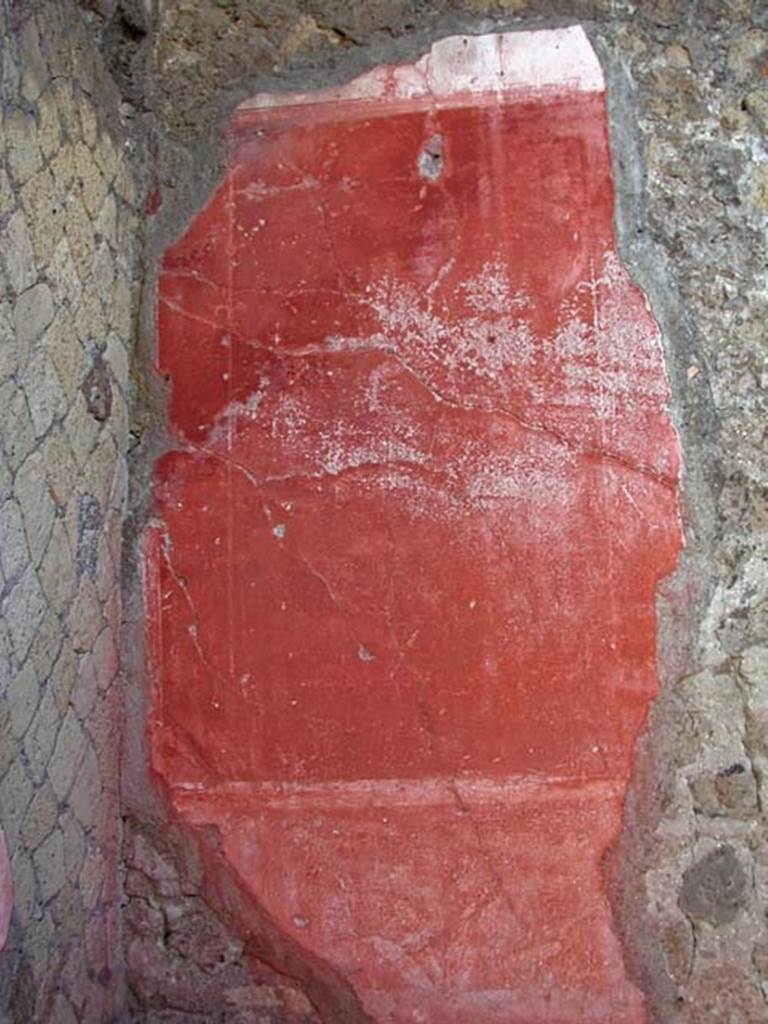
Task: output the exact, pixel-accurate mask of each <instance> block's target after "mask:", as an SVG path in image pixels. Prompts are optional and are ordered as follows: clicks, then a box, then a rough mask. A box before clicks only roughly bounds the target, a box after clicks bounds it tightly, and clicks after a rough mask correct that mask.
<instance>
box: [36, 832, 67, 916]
mask: <svg viewBox="0 0 768 1024" xmlns="http://www.w3.org/2000/svg"><path fill="white" fill-rule="evenodd" d="M32 863H33V865H34V868H35V876H36V878H37V886H38V890H39V892H40V897H41V899H42V901H43V903H47V902H48V900H50V899H52V898H53V897H54V896H55V895H56V893H57V892H58V891H59V890H60V889H61V887H62V886H63V885H64V883H65V882H66V880H67V874H66V868H65V866H64V840H63V838H62V836H61V832H59V830H58V829H57V830H55V831H54V832H52V833H51V834H50V835H49V836H48V838H47V839H46V840H45V842H43V843H42V844H41V845H40V847H39V848H38V849H37V850H36V852H35V853H34V854H33V855H32Z"/></svg>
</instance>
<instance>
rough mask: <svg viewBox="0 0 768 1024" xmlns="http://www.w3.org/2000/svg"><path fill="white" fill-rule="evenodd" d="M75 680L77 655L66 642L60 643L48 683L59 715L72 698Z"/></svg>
mask: <svg viewBox="0 0 768 1024" xmlns="http://www.w3.org/2000/svg"><path fill="white" fill-rule="evenodd" d="M76 681H77V655H76V654H75V653H74V651H73V650H72V648H71V647H70V645H69V644H68V643H65V644H62V647H61V651H60V653H59V656H58V658H57V659H56V662H55V664H54V665H53V666H52V668H51V671H50V675H49V684H50V686H51V689H52V690H53V696H54V700H55V702H56V708H57V710H58V712H59V715H60V716H61V715H64V714H65V713H66V711H67V708H68V707H69V703H70V701H71V699H72V693H73V691H74V689H75V684H76Z"/></svg>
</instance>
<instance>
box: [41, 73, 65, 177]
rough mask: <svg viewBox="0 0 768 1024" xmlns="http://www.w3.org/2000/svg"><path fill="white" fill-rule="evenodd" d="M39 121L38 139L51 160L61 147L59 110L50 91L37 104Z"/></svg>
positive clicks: (45, 154) (46, 156) (44, 153)
mask: <svg viewBox="0 0 768 1024" xmlns="http://www.w3.org/2000/svg"><path fill="white" fill-rule="evenodd" d="M37 120H38V129H37V139H38V142H39V143H40V148H41V149H42V151H43V155H44V156H45V158H46V159H47V160H50V159H51V157H52V156H53V155H54V154H55V153H56V151H57V150H58V148H59V146H60V145H61V122H60V120H59V109H58V106H57V104H56V100H55V98H54V94H53V92H52V91H51V90H50V89H47V90H46V91H45V93H43V95H42V96H41V97H40V100H39V101H38V103H37Z"/></svg>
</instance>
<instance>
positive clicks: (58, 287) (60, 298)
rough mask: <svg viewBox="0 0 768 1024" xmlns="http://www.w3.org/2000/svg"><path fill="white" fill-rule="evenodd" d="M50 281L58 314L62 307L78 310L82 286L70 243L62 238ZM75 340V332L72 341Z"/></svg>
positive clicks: (48, 273)
mask: <svg viewBox="0 0 768 1024" xmlns="http://www.w3.org/2000/svg"><path fill="white" fill-rule="evenodd" d="M47 277H48V281H49V283H50V285H51V287H52V288H53V294H54V298H55V301H56V307H57V314H58V312H59V309H60V307H61V306H65V307H66V308H67V309H68V310H70V311H74V310H76V309H77V307H78V304H79V302H80V295H81V293H82V285H81V284H80V278H79V277H78V274H77V269H76V267H75V264H74V261H73V259H72V255H71V253H70V251H69V242H68V241H67V239H66V238H62V240H61V241H60V242H59V244H58V245H57V246H56V248H55V249H54V251H53V256H52V258H51V262H50V264H49V266H48V271H47ZM74 340H75V334H74V331H73V333H72V341H74Z"/></svg>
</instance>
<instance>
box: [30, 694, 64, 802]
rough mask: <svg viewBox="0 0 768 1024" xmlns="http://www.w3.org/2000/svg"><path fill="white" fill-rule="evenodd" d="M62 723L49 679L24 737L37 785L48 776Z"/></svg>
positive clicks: (31, 772)
mask: <svg viewBox="0 0 768 1024" xmlns="http://www.w3.org/2000/svg"><path fill="white" fill-rule="evenodd" d="M60 725H61V714H60V712H59V709H58V706H57V704H56V695H55V692H54V689H53V687H52V686H51V684H50V681H49V682H48V684H47V685H46V686H45V687H44V688H43V691H42V698H41V700H40V703H39V705H38V707H37V709H36V711H35V716H34V719H33V721H32V724H31V725H30V727H29V730H28V731H27V734H26V736H25V737H24V753H25V755H26V758H27V767H28V769H29V773H30V775H31V776H32V779H33V780H34V783H35V785H36V786H40V785H41V784H42V783H43V781H44V779H45V777H46V774H47V771H48V765H49V762H50V760H51V754H52V753H53V749H54V747H55V745H56V738H57V736H58V733H59V727H60Z"/></svg>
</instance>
